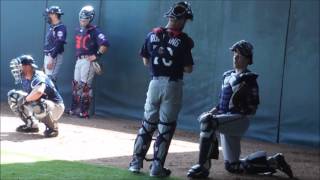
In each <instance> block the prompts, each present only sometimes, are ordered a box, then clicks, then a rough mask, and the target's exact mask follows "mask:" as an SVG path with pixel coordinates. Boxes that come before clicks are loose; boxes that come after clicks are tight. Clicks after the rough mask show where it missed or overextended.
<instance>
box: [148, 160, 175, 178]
mask: <svg viewBox="0 0 320 180" xmlns="http://www.w3.org/2000/svg"><path fill="white" fill-rule="evenodd" d="M170 174H171V171H170V169H167V168H164V167H163V166H162V165H161V163H160V162H159V161H157V160H154V161H153V162H152V164H151V166H150V173H149V175H150V176H151V177H160V178H163V177H168V176H170Z"/></svg>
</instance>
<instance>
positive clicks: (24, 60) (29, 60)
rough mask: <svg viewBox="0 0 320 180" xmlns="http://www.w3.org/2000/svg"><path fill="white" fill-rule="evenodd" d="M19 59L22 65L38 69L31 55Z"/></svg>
mask: <svg viewBox="0 0 320 180" xmlns="http://www.w3.org/2000/svg"><path fill="white" fill-rule="evenodd" d="M17 59H19V60H20V62H21V64H22V65H31V66H32V67H33V68H38V66H37V65H36V64H35V61H34V59H33V57H32V56H31V55H21V56H19V57H18V58H17Z"/></svg>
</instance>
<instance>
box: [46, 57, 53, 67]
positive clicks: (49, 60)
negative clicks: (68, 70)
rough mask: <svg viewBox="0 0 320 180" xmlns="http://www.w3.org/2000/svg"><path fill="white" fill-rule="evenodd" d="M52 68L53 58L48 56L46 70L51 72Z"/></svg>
mask: <svg viewBox="0 0 320 180" xmlns="http://www.w3.org/2000/svg"><path fill="white" fill-rule="evenodd" d="M52 68H53V58H52V57H51V56H49V58H48V64H47V69H49V70H51V69H52Z"/></svg>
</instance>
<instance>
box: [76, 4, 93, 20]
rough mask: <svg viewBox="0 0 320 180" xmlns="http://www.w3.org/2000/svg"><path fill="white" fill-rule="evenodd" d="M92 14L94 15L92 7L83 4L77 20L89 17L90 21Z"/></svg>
mask: <svg viewBox="0 0 320 180" xmlns="http://www.w3.org/2000/svg"><path fill="white" fill-rule="evenodd" d="M94 16H95V11H94V8H93V7H92V6H90V5H88V6H84V7H83V8H82V9H81V10H80V12H79V20H80V19H89V22H92V21H93V18H94Z"/></svg>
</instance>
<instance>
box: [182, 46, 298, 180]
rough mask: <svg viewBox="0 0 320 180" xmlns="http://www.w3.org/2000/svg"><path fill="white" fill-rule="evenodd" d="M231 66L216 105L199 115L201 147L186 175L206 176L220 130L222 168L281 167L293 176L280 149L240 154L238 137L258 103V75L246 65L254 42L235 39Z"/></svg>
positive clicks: (240, 170)
mask: <svg viewBox="0 0 320 180" xmlns="http://www.w3.org/2000/svg"><path fill="white" fill-rule="evenodd" d="M230 49H231V51H232V52H233V67H234V69H233V70H229V71H227V72H225V73H224V74H223V80H222V87H221V93H220V97H219V102H218V105H217V106H216V107H214V108H213V109H211V110H210V111H209V112H205V113H203V114H202V115H201V116H200V117H199V122H200V130H201V133H200V151H199V162H198V164H196V165H195V166H193V167H192V168H191V169H190V170H189V171H188V177H191V178H206V177H208V175H209V169H210V167H211V159H218V152H219V151H218V144H217V143H218V141H217V138H216V131H219V132H220V138H221V145H222V148H223V156H224V161H225V169H226V170H227V171H228V172H230V173H251V174H258V173H270V174H273V173H275V172H276V170H277V169H278V170H281V171H283V172H284V173H286V174H287V175H288V176H289V177H292V176H293V175H292V171H291V168H290V166H289V165H288V164H287V163H286V161H285V159H284V157H283V155H282V154H281V153H278V154H275V155H274V156H271V157H267V155H266V152H264V151H258V152H255V153H253V154H250V155H249V156H247V157H246V158H244V159H239V157H240V150H241V147H240V140H241V137H242V136H243V135H244V133H245V132H246V131H247V129H248V127H249V118H250V116H252V115H254V114H255V112H256V110H257V108H258V104H259V92H258V90H259V89H258V83H257V80H256V79H257V77H258V75H256V74H254V73H252V72H251V71H249V70H248V69H247V66H248V65H251V64H252V63H253V61H252V58H253V52H252V50H253V46H252V45H251V44H250V43H249V42H247V41H244V40H241V41H239V42H237V43H235V44H234V45H233V46H232V47H231V48H230Z"/></svg>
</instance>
